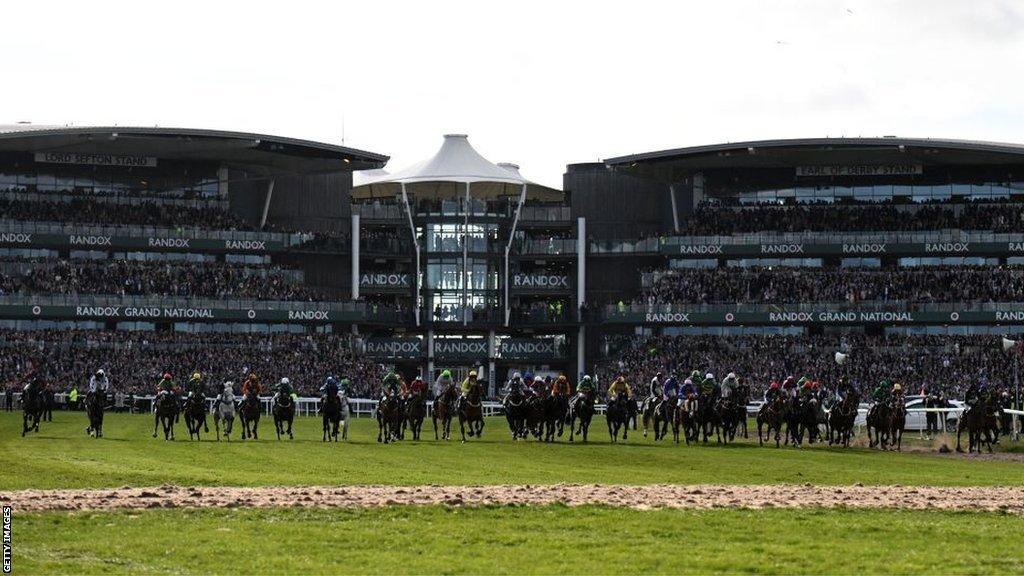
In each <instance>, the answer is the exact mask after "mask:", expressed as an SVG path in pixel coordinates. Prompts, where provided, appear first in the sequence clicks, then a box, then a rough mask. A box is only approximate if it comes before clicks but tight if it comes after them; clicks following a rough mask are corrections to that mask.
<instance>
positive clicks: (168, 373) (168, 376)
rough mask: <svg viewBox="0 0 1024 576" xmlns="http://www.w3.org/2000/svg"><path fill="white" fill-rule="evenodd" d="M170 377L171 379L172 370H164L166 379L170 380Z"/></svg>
mask: <svg viewBox="0 0 1024 576" xmlns="http://www.w3.org/2000/svg"><path fill="white" fill-rule="evenodd" d="M170 379H171V373H170V372H164V380H170Z"/></svg>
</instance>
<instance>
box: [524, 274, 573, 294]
mask: <svg viewBox="0 0 1024 576" xmlns="http://www.w3.org/2000/svg"><path fill="white" fill-rule="evenodd" d="M511 288H512V289H513V290H517V291H520V292H525V291H530V290H537V291H549V290H569V289H570V288H571V287H570V286H569V276H568V275H567V274H543V273H530V274H526V273H522V272H520V273H517V274H514V275H513V276H512V284H511Z"/></svg>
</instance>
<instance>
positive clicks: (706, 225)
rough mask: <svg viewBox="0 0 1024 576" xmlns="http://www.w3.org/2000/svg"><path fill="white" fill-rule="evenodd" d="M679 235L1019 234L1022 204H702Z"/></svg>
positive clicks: (1022, 223) (1023, 223) (1023, 211)
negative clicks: (965, 232)
mask: <svg viewBox="0 0 1024 576" xmlns="http://www.w3.org/2000/svg"><path fill="white" fill-rule="evenodd" d="M679 228H680V234H683V235H688V236H717V235H726V236H727V235H731V234H747V233H754V232H854V231H862V230H863V231H874V230H877V231H921V230H943V229H959V230H985V231H990V232H1020V231H1021V230H1024V204H1019V203H1015V204H985V203H972V204H924V205H916V206H904V205H897V204H871V205H855V206H836V205H833V204H810V205H799V206H778V205H757V206H748V207H742V208H740V207H734V206H722V205H721V204H719V203H717V202H715V203H704V204H702V205H700V206H698V207H697V208H696V209H695V210H694V212H693V213H692V214H689V215H688V216H686V217H685V218H684V219H682V221H681V222H680V223H679Z"/></svg>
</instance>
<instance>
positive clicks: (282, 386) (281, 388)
mask: <svg viewBox="0 0 1024 576" xmlns="http://www.w3.org/2000/svg"><path fill="white" fill-rule="evenodd" d="M276 388H277V396H278V397H279V398H281V399H282V400H284V399H287V398H288V397H289V396H291V395H292V381H291V380H289V379H288V378H281V381H280V382H278V383H277V387H276Z"/></svg>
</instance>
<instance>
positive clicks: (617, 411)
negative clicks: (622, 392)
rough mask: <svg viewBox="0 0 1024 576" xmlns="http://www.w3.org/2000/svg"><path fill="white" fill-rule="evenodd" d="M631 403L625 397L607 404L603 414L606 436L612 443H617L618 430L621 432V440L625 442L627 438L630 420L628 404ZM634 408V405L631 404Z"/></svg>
mask: <svg viewBox="0 0 1024 576" xmlns="http://www.w3.org/2000/svg"><path fill="white" fill-rule="evenodd" d="M630 402H633V401H632V400H630V399H629V398H626V397H625V396H620V397H618V398H616V399H614V400H612V401H611V402H609V403H608V411H607V413H606V414H605V420H606V421H607V423H608V436H610V437H611V441H612V443H613V444H614V443H617V442H618V441H619V430H620V429H621V430H622V439H623V440H627V439H628V437H629V421H630V419H632V416H631V415H630V410H629V406H628V404H629V403H630ZM633 405H634V406H635V405H636V403H635V402H633Z"/></svg>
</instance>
